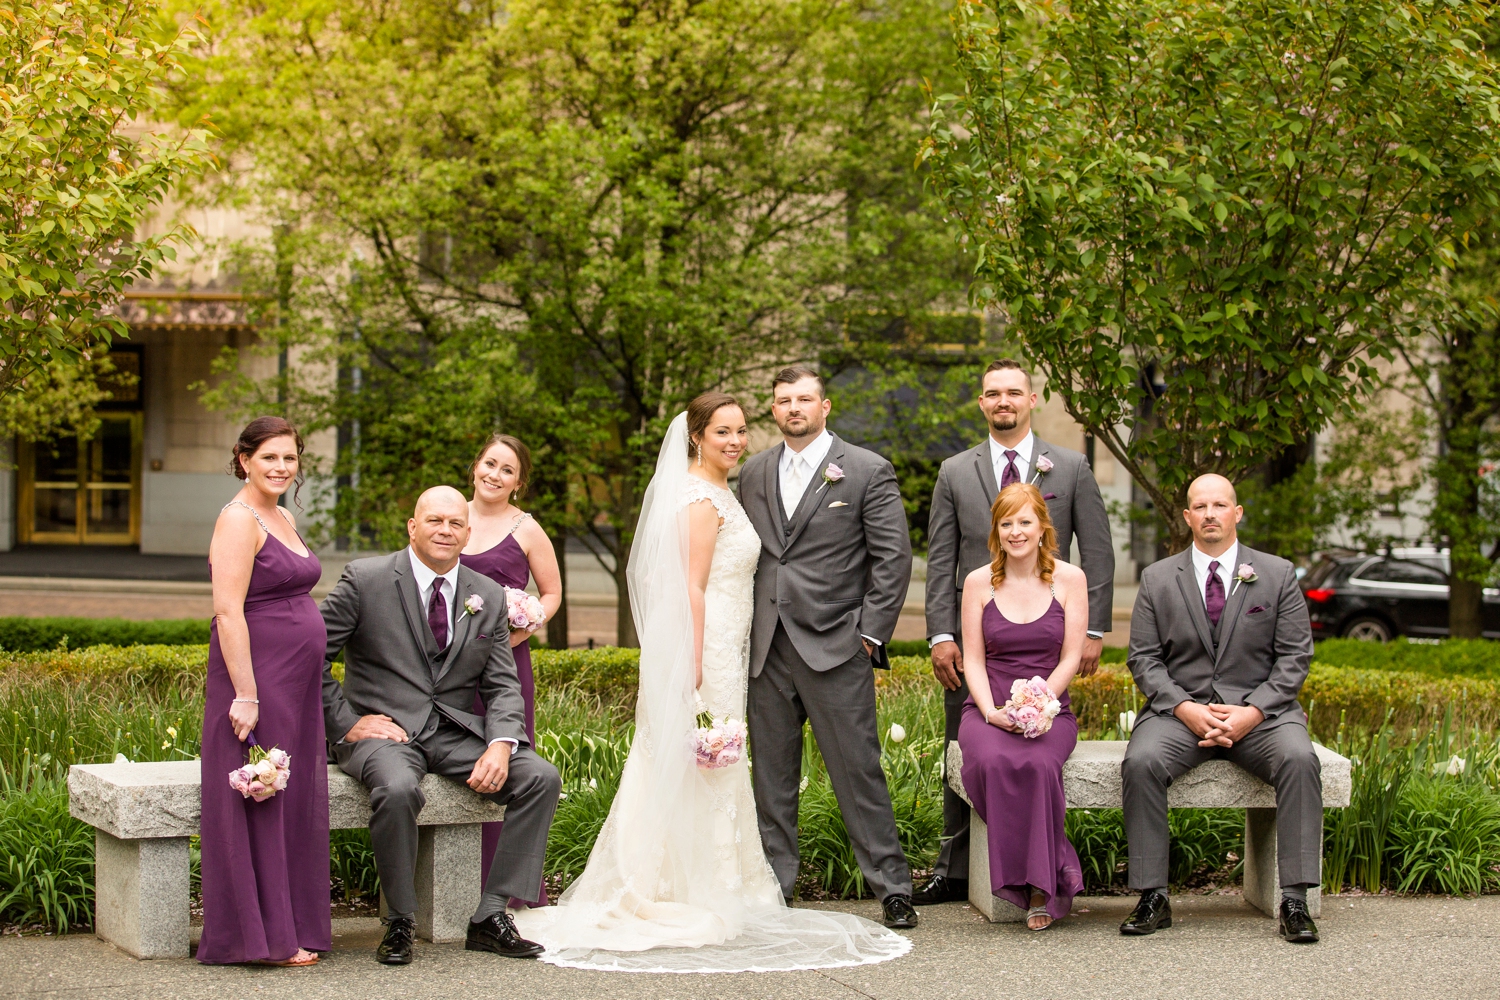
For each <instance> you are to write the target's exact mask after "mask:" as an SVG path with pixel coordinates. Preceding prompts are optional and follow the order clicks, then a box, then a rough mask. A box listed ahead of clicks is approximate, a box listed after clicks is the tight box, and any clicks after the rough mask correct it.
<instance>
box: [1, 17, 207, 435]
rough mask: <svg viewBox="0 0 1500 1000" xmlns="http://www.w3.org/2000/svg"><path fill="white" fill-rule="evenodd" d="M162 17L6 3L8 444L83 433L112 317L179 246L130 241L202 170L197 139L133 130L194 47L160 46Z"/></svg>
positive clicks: (178, 41) (4, 353) (201, 137)
mask: <svg viewBox="0 0 1500 1000" xmlns="http://www.w3.org/2000/svg"><path fill="white" fill-rule="evenodd" d="M162 9H163V0H126V2H123V3H121V2H115V3H107V2H104V0H72V2H69V3H35V2H29V0H21V2H17V0H5V2H3V3H0V103H3V105H4V114H3V116H0V403H3V404H4V405H3V406H0V416H4V417H6V418H9V419H10V420H11V423H10V424H9V425H8V427H7V430H8V431H9V432H16V431H20V432H23V433H27V434H29V435H39V434H43V433H46V432H47V431H48V430H50V429H52V428H55V427H56V426H57V425H58V423H59V422H67V423H72V424H79V423H83V424H86V423H87V421H88V420H89V419H91V414H90V412H89V407H90V406H91V405H92V404H93V403H94V402H97V401H98V399H99V398H100V392H99V389H98V387H97V385H96V384H95V379H94V377H93V376H94V374H95V370H96V369H97V368H98V367H99V365H101V364H105V362H104V361H103V357H102V355H103V353H104V352H105V351H107V348H108V344H109V343H110V341H111V339H112V338H114V337H117V336H125V335H126V332H127V331H126V328H125V324H124V323H123V322H122V321H121V320H120V319H118V318H116V317H114V316H112V315H111V314H110V310H111V308H112V307H113V306H114V304H115V302H116V301H117V300H118V298H119V294H120V292H121V291H122V290H123V289H124V288H125V286H126V285H128V284H130V283H132V282H137V281H144V280H147V279H149V278H150V277H151V276H152V274H153V273H155V271H156V269H157V267H158V266H159V265H160V264H161V263H162V262H163V261H164V260H169V259H171V258H172V256H173V248H172V244H173V243H174V242H176V241H177V240H178V239H180V238H181V236H182V235H183V233H184V231H183V230H182V229H176V230H172V231H169V232H168V233H166V234H165V235H163V236H156V237H150V238H146V239H138V238H136V235H135V230H136V227H137V226H138V225H139V224H140V223H141V222H142V221H143V219H144V218H145V216H146V215H147V213H148V212H149V211H150V210H151V209H152V207H153V206H155V205H157V204H158V203H159V202H160V201H161V199H162V197H163V196H164V195H165V194H166V193H167V192H168V191H169V190H170V189H171V188H172V186H173V185H174V184H176V183H177V182H178V181H179V180H180V179H182V178H183V177H184V176H186V175H188V174H190V173H194V172H196V171H198V170H199V169H201V168H202V167H204V166H205V165H206V163H207V162H208V161H207V156H206V146H205V134H204V131H203V130H202V129H198V128H194V129H188V130H185V131H183V132H181V133H180V134H177V135H175V136H174V135H170V134H167V133H166V132H160V131H153V130H151V129H150V127H149V126H148V127H147V128H146V130H144V131H138V129H139V128H140V125H141V124H142V123H149V122H151V121H152V120H153V119H154V118H155V116H156V114H157V111H158V109H159V108H160V107H161V106H162V100H163V97H164V93H163V90H162V88H163V85H164V84H165V83H167V82H168V81H169V80H171V79H172V78H173V77H174V76H176V75H177V74H178V73H179V72H180V69H181V66H180V58H181V56H182V53H183V52H184V50H185V48H186V47H187V46H188V44H189V43H190V41H191V40H192V38H193V35H192V33H191V32H186V31H183V32H175V33H174V34H173V36H172V37H169V38H168V39H167V40H165V41H162V40H158V38H157V37H156V36H157V24H156V18H157V17H158V16H159V15H160V14H161V12H162ZM60 369H70V370H69V371H62V370H60ZM18 394H20V395H28V394H29V395H31V396H32V397H33V398H32V400H31V401H30V403H23V402H18V401H16V400H15V399H14V397H15V396H16V395H18Z"/></svg>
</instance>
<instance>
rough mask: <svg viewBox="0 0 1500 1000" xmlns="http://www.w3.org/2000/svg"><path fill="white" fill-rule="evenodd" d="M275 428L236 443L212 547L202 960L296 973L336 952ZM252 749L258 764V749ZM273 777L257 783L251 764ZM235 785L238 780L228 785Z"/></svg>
mask: <svg viewBox="0 0 1500 1000" xmlns="http://www.w3.org/2000/svg"><path fill="white" fill-rule="evenodd" d="M301 463H302V438H301V436H300V435H299V434H298V433H297V431H296V429H295V428H294V427H292V425H291V424H289V423H287V422H286V421H285V420H283V419H281V418H280V417H258V418H256V419H255V420H252V421H251V422H250V424H249V425H248V426H246V428H245V429H244V430H243V431H241V432H240V437H239V440H238V441H237V442H236V443H235V446H234V454H233V457H232V459H231V460H230V467H229V471H230V472H232V473H234V475H236V476H238V477H239V478H240V479H242V480H244V481H245V485H244V487H243V488H242V489H241V490H240V491H239V493H237V494H236V495H235V498H234V499H233V500H231V501H230V502H229V503H228V504H226V505H225V507H224V509H223V510H222V511H221V512H220V513H219V521H218V524H217V525H215V526H214V537H213V541H212V543H211V544H210V546H209V572H210V574H211V575H212V578H213V592H214V620H213V628H212V630H211V633H210V639H209V647H208V688H207V698H206V701H205V705H204V711H203V759H202V796H203V819H202V834H203V836H202V849H203V855H202V861H203V938H202V940H201V941H200V942H199V945H198V961H200V962H204V963H208V964H226V963H237V962H254V963H258V964H263V965H285V966H304V965H313V964H316V963H317V961H318V955H317V952H320V951H328V950H329V949H330V948H331V947H332V945H333V940H332V937H333V936H332V926H331V923H330V920H329V916H330V913H329V872H328V768H327V766H326V763H325V759H326V754H327V746H326V744H325V741H324V737H323V698H322V680H323V653H324V648H325V646H326V645H327V642H328V636H327V632H326V631H325V630H324V627H323V616H322V615H321V614H320V613H319V612H318V606H317V605H316V604H314V603H313V599H312V596H311V593H310V592H311V591H312V588H313V586H314V585H315V584H316V583H317V582H318V578H319V577H320V576H321V575H322V567H321V566H320V565H319V563H318V557H317V556H316V555H314V554H313V553H312V551H311V550H310V549H309V548H308V546H307V543H306V542H304V541H303V540H302V536H301V535H299V534H298V533H297V528H296V525H295V523H294V521H293V518H292V515H291V513H290V512H289V511H288V510H287V509H286V508H285V507H281V506H278V501H279V500H280V499H281V497H282V495H283V494H284V493H286V491H287V489H288V488H289V487H291V486H292V485H293V484H296V485H297V486H298V487H299V488H300V486H301V485H302V464H301ZM257 745H258V746H259V747H260V748H261V750H260V751H255V750H254V748H255V747H256V746H257ZM263 758H268V759H269V762H270V767H269V769H267V770H265V771H264V773H261V774H259V775H257V774H256V773H255V769H254V768H253V767H252V768H250V769H249V770H248V771H242V770H241V769H242V768H245V765H246V764H247V763H248V764H251V765H254V764H257V763H260V764H261V765H262V766H264V765H265V760H264V759H263ZM236 779H238V780H236Z"/></svg>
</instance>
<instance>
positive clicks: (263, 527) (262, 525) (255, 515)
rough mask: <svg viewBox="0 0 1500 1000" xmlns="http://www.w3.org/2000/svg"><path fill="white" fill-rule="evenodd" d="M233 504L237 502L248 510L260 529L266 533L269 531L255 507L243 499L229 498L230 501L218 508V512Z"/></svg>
mask: <svg viewBox="0 0 1500 1000" xmlns="http://www.w3.org/2000/svg"><path fill="white" fill-rule="evenodd" d="M235 504H239V505H240V506H241V507H243V508H245V509H246V510H248V511H249V512H250V516H251V517H253V518H255V523H256V524H258V525H260V530H261V531H264V532H265V533H266V534H268V535H269V534H270V533H271V529H270V528H268V527H266V522H264V521H262V520H261V519H260V514H259V513H258V512H257V511H256V509H255V508H254V507H252V506H250V505H249V504H247V503H246V502H245V501H243V500H231V501H229V502H228V503H226V504H225V505H224V506H222V507H220V508H219V513H221V514H222V513H223V512H224V511H226V510H228V509H229V508H231V507H233V506H234V505H235Z"/></svg>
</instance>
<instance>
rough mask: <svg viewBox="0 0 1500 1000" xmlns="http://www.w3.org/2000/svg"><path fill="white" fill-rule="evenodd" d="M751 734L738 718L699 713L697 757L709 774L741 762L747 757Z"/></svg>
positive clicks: (694, 742) (695, 735)
mask: <svg viewBox="0 0 1500 1000" xmlns="http://www.w3.org/2000/svg"><path fill="white" fill-rule="evenodd" d="M749 735H750V731H749V730H748V729H746V728H745V724H744V723H743V722H741V721H740V720H738V719H732V718H730V717H729V716H727V715H726V716H723V717H722V718H718V719H715V718H713V717H712V716H710V715H709V714H708V713H707V712H700V713H698V728H697V729H695V730H693V736H692V740H691V743H692V746H693V757H694V758H695V759H696V760H697V762H698V766H699V767H700V768H702V769H703V770H705V771H714V770H717V769H719V768H721V767H728V766H729V765H730V764H737V763H739V761H740V759H741V758H742V757H744V756H745V740H746V739H747V738H748V736H749Z"/></svg>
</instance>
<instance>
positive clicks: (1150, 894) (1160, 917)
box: [1120, 889, 1172, 935]
mask: <svg viewBox="0 0 1500 1000" xmlns="http://www.w3.org/2000/svg"><path fill="white" fill-rule="evenodd" d="M1171 926H1172V901H1171V900H1170V899H1168V898H1167V894H1166V893H1164V892H1161V891H1159V890H1157V889H1148V890H1147V891H1145V892H1143V893H1141V899H1140V902H1138V903H1136V904H1135V909H1133V910H1131V911H1130V916H1128V917H1126V918H1125V922H1124V923H1123V924H1121V925H1120V933H1121V934H1132V935H1142V934H1155V933H1156V931H1157V928H1160V927H1171Z"/></svg>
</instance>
